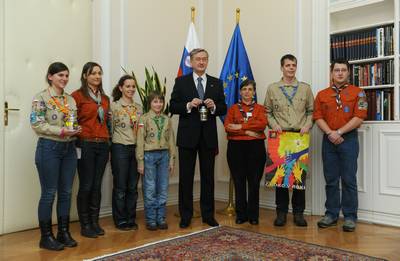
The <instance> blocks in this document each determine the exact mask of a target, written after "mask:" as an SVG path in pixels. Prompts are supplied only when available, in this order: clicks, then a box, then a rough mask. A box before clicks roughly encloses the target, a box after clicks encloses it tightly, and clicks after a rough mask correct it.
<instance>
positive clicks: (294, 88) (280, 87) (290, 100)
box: [279, 85, 299, 105]
mask: <svg viewBox="0 0 400 261" xmlns="http://www.w3.org/2000/svg"><path fill="white" fill-rule="evenodd" d="M297 87H299V86H298V85H297V86H293V92H292V95H289V94H288V93H287V91H286V89H285V87H284V86H279V89H281V91H282V93H283V94H284V95H285V97H286V99H288V101H289V103H290V104H291V105H293V98H294V96H295V95H296V93H297Z"/></svg>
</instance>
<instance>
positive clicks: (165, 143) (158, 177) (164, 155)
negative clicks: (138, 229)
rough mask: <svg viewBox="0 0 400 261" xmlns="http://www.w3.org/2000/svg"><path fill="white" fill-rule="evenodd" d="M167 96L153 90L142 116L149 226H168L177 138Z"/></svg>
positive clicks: (140, 154) (141, 161)
mask: <svg viewBox="0 0 400 261" xmlns="http://www.w3.org/2000/svg"><path fill="white" fill-rule="evenodd" d="M164 103H165V99H164V96H163V95H162V94H160V93H157V92H152V93H150V94H149V104H150V111H149V112H148V113H146V114H144V115H143V116H142V117H141V118H140V120H139V128H138V133H137V148H136V158H137V161H138V171H139V173H140V174H141V175H143V195H144V196H143V198H144V209H145V218H146V228H147V229H148V230H157V229H167V228H168V225H167V222H166V203H167V194H168V176H169V173H172V171H173V168H174V160H175V154H176V152H175V138H174V132H173V129H172V124H171V119H170V118H169V117H168V116H167V115H165V114H163V109H164Z"/></svg>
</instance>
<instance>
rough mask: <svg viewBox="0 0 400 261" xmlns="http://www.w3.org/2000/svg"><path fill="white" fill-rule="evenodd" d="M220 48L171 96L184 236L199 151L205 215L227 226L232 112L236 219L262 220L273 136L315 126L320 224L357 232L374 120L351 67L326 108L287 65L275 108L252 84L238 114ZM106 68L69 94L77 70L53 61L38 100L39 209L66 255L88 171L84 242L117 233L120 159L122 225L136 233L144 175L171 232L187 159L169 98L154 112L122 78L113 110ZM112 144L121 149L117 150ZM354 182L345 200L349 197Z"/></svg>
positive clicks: (298, 196)
mask: <svg viewBox="0 0 400 261" xmlns="http://www.w3.org/2000/svg"><path fill="white" fill-rule="evenodd" d="M208 58H209V55H208V52H207V51H206V50H204V49H200V48H198V49H194V50H192V51H191V53H190V64H191V66H192V68H193V73H190V74H188V75H184V76H182V77H178V78H177V79H176V81H175V84H174V87H173V91H172V94H171V100H170V112H171V114H178V115H179V125H178V132H177V140H176V145H177V146H178V148H179V213H180V217H181V220H180V223H179V226H180V227H181V228H187V227H189V226H190V224H191V219H192V217H193V181H194V173H195V165H196V159H197V155H198V157H199V167H200V188H201V191H200V193H201V195H200V208H201V216H202V221H203V223H206V224H208V225H209V226H218V225H219V224H218V222H217V220H216V219H215V216H214V212H215V203H214V165H215V164H214V163H215V156H216V155H217V153H218V134H217V124H216V118H217V117H218V116H224V115H226V117H225V122H224V127H225V131H226V133H227V138H228V149H227V159H228V165H229V169H230V172H231V175H232V178H233V181H234V184H235V202H236V223H237V224H242V223H244V222H247V221H248V222H249V223H250V224H253V225H257V224H258V222H259V188H260V181H261V178H262V175H263V169H264V165H265V161H266V158H267V155H266V150H265V139H266V135H265V129H266V127H267V126H268V125H269V126H270V128H271V129H272V130H273V131H276V132H282V131H296V132H300V134H304V133H308V132H309V131H310V129H311V128H312V125H313V119H314V120H315V121H316V123H317V125H318V126H319V127H320V129H321V130H323V132H324V133H325V135H324V140H323V148H322V156H323V163H324V175H325V179H326V181H327V182H326V183H327V184H326V192H327V201H326V209H327V211H326V214H325V216H324V217H323V218H322V220H321V221H320V222H318V226H319V227H328V226H331V225H335V224H336V222H337V219H338V216H339V211H340V209H342V211H343V214H344V217H345V223H344V226H343V229H344V230H345V231H353V230H354V228H355V221H356V219H357V183H356V171H357V157H358V140H357V132H356V128H357V127H358V126H359V125H360V124H361V123H362V120H363V119H364V118H365V117H366V111H367V104H366V99H365V93H364V92H363V91H362V90H361V89H359V88H358V87H355V86H352V85H349V84H348V83H347V81H348V76H349V65H348V63H347V62H346V61H335V62H333V63H332V68H331V72H332V85H331V86H330V87H328V88H327V89H325V90H323V91H321V92H320V93H319V94H318V95H317V98H316V99H315V101H314V97H313V94H312V91H311V88H310V86H309V85H308V84H306V83H303V82H300V81H298V80H297V79H296V77H295V75H296V70H297V60H296V58H295V57H294V56H293V55H285V56H283V57H282V59H281V71H282V79H281V80H280V81H279V82H276V83H274V84H272V85H270V86H269V87H268V90H267V94H266V97H265V102H264V106H263V105H260V104H257V103H256V101H255V93H256V83H255V82H254V81H252V80H244V81H243V82H242V83H241V85H240V96H241V99H240V101H239V102H238V103H237V104H235V105H233V106H231V107H230V108H229V110H228V108H227V105H226V103H225V96H224V90H223V86H222V83H221V81H220V80H219V79H217V78H215V77H212V76H210V75H208V74H206V69H207V65H208ZM102 74H103V71H102V68H101V66H100V65H99V64H97V63H94V62H88V63H86V64H85V65H84V67H83V69H82V74H81V87H80V88H79V89H78V90H76V91H74V92H73V93H72V95H68V94H67V93H66V92H65V91H64V88H65V87H66V85H67V83H68V79H69V69H68V67H67V66H66V65H64V64H63V63H59V62H56V63H53V64H51V65H50V66H49V69H48V72H47V74H46V80H47V83H48V87H47V88H46V89H45V90H43V91H41V92H39V93H38V94H37V95H36V96H35V97H34V99H33V103H32V112H31V115H30V121H31V126H32V128H33V129H34V130H35V132H36V133H37V134H38V136H39V140H38V143H37V148H36V155H35V163H36V167H37V170H38V173H39V178H40V184H41V197H40V201H39V207H38V217H39V225H40V229H41V240H40V247H41V248H45V249H50V250H62V249H63V248H64V247H74V246H76V245H77V242H76V241H75V240H74V239H73V238H72V237H71V234H70V232H69V212H70V205H71V190H72V183H73V180H74V176H75V172H76V169H78V176H79V191H78V196H77V208H78V216H79V221H80V225H81V235H82V236H85V237H89V238H96V237H98V236H101V235H104V234H105V231H104V229H102V228H101V226H100V224H99V211H100V202H101V185H102V178H103V174H104V171H105V168H106V164H107V162H108V160H109V158H110V152H111V167H112V174H113V193H112V214H113V220H114V223H115V226H116V228H118V229H120V230H135V229H137V228H138V225H137V224H136V222H135V220H136V203H137V198H138V190H137V185H138V181H139V177H140V175H142V176H143V198H144V207H145V220H146V228H147V229H148V230H157V229H167V228H168V224H167V221H166V202H167V195H168V193H167V192H168V176H169V173H172V172H173V169H174V161H175V158H176V151H175V136H174V132H173V128H172V124H171V119H170V118H169V117H168V116H167V115H165V114H163V110H164V105H165V97H164V96H163V95H162V94H161V93H157V92H154V93H151V94H150V95H149V97H148V101H149V105H150V111H149V112H146V113H144V112H143V109H142V106H141V105H139V104H137V103H135V102H134V100H133V96H134V94H135V90H136V81H135V79H134V78H133V77H132V76H129V75H124V76H122V77H121V78H120V79H119V81H118V83H117V84H116V86H115V87H114V89H113V92H112V98H113V101H112V102H111V101H110V100H109V98H108V96H107V95H106V94H105V93H104V90H103V88H102ZM110 145H111V146H110ZM339 179H341V180H342V198H341V200H340V194H339V185H338V184H339ZM56 193H57V195H58V197H57V217H58V232H57V236H56V237H54V235H53V233H52V226H51V225H52V220H51V217H52V205H53V202H54V199H55V195H56ZM276 205H277V208H276V210H277V217H276V219H275V221H274V225H275V226H283V225H285V223H286V216H287V213H288V209H289V207H288V206H289V190H288V189H287V188H276ZM292 208H293V214H294V223H295V224H296V225H298V226H307V222H306V220H305V218H304V215H303V212H304V209H305V192H304V190H299V189H293V196H292Z"/></svg>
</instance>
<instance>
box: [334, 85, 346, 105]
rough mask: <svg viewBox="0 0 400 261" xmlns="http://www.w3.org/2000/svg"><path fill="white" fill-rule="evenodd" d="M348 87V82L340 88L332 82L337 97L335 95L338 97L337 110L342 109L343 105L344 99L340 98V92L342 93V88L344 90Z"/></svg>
mask: <svg viewBox="0 0 400 261" xmlns="http://www.w3.org/2000/svg"><path fill="white" fill-rule="evenodd" d="M346 87H347V84H344V85H342V86H341V87H339V88H338V87H336V86H335V85H333V84H332V89H333V90H334V91H335V93H336V97H335V99H336V110H339V109H341V108H342V107H343V104H342V99H341V98H340V93H341V92H342V90H343V89H344V88H346Z"/></svg>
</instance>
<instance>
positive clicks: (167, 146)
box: [136, 110, 176, 168]
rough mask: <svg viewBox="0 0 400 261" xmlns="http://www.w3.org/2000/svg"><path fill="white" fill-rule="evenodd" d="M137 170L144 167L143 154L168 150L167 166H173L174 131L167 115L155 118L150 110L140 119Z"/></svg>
mask: <svg viewBox="0 0 400 261" xmlns="http://www.w3.org/2000/svg"><path fill="white" fill-rule="evenodd" d="M136 144H137V145H136V159H137V161H138V168H143V167H144V152H145V151H155V150H169V165H170V166H173V165H174V160H175V156H176V149H175V138H174V131H173V129H172V122H171V119H170V118H168V116H167V115H164V114H161V115H159V116H157V115H156V114H155V113H154V112H153V111H152V110H150V111H149V112H148V113H146V114H144V115H143V116H142V117H140V120H139V128H138V134H137V143H136Z"/></svg>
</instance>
